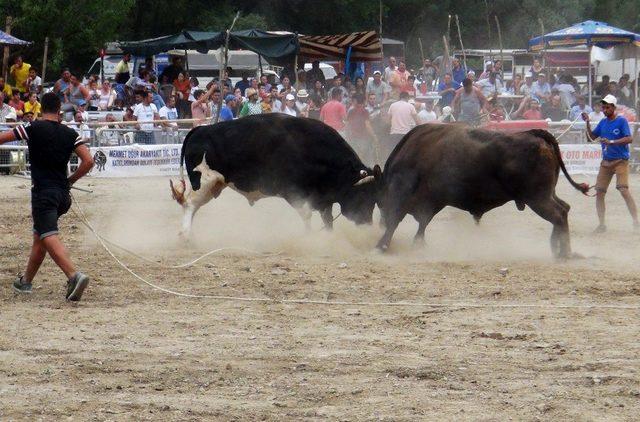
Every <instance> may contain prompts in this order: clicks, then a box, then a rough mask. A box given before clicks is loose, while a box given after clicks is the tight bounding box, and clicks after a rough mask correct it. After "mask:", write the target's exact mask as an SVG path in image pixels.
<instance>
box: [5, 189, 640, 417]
mask: <svg viewBox="0 0 640 422" xmlns="http://www.w3.org/2000/svg"><path fill="white" fill-rule="evenodd" d="M578 179H581V180H585V179H586V180H588V179H590V178H584V177H582V178H581V177H578ZM590 181H591V182H593V180H590ZM87 183H90V184H91V185H92V188H93V189H94V190H95V193H93V194H83V193H75V196H76V199H77V201H78V203H79V204H80V205H81V206H82V207H83V209H84V210H85V211H86V212H87V213H88V215H89V216H90V219H91V221H92V222H93V223H94V224H95V225H96V227H97V228H98V230H100V232H101V233H102V234H103V235H104V236H106V237H108V238H110V239H111V240H113V241H115V242H117V243H119V244H122V245H123V246H125V247H128V248H130V249H132V250H135V251H136V252H139V253H141V254H143V255H145V256H147V257H150V258H153V259H157V260H159V261H160V260H161V261H162V262H165V263H169V264H173V263H180V262H185V261H188V260H189V259H192V258H193V257H195V256H197V255H199V254H201V253H205V252H207V251H209V250H212V249H215V248H219V247H229V246H235V247H243V248H249V249H252V250H256V251H258V252H263V253H264V252H268V253H272V254H271V255H261V254H250V253H245V252H234V251H225V252H223V253H221V254H218V255H215V256H211V257H209V258H206V259H205V260H203V261H202V262H200V263H198V264H196V265H195V266H193V267H191V268H189V269H183V270H167V269H162V268H158V267H157V266H155V265H151V264H148V263H145V262H141V261H139V260H137V259H135V258H133V257H131V256H127V255H122V254H118V255H119V256H120V257H122V258H123V259H124V261H125V262H127V263H128V264H129V265H131V267H132V268H133V269H134V270H135V271H136V272H138V273H139V274H140V275H142V276H143V277H146V278H148V279H149V280H152V281H154V282H156V283H158V284H160V285H162V286H164V287H168V288H171V289H174V290H177V291H180V292H185V293H197V294H212V295H234V296H243V297H271V298H290V299H296V298H306V299H318V300H327V299H328V300H340V301H414V302H430V303H459V302H464V303H481V304H544V305H550V304H633V305H639V304H640V300H639V296H640V279H639V278H638V270H639V269H640V262H639V261H638V256H640V243H639V242H638V240H640V235H639V234H636V233H633V232H632V230H631V221H630V218H629V217H628V215H627V214H626V209H625V207H624V203H623V201H622V199H621V198H620V196H619V195H618V194H617V192H615V191H613V190H612V192H611V194H610V195H609V197H608V202H607V203H608V206H609V208H608V217H609V227H610V231H609V232H608V233H606V234H604V235H600V236H597V237H596V236H593V235H591V234H590V233H591V230H592V229H593V228H594V227H595V211H594V204H593V199H592V198H586V197H583V196H582V195H581V194H579V193H578V192H575V191H572V190H571V189H570V188H569V186H568V184H567V183H566V182H565V181H564V180H563V181H561V182H560V183H559V186H558V190H559V194H560V196H561V197H562V198H564V199H565V200H567V201H568V202H569V203H570V204H572V206H573V209H572V211H571V213H570V224H571V231H572V241H573V248H574V250H575V251H576V252H579V253H581V254H582V255H584V256H585V259H577V260H572V261H569V262H556V261H554V260H553V259H551V253H550V249H549V246H548V237H549V235H550V231H551V227H550V225H549V224H548V223H546V222H545V221H543V220H541V219H540V218H539V217H537V216H535V215H534V214H533V213H532V212H531V211H529V210H528V209H527V210H525V211H524V212H518V211H517V210H516V208H515V206H514V204H507V205H506V206H504V207H502V208H500V209H498V210H495V211H493V212H491V213H489V214H487V215H486V216H485V218H484V219H483V221H482V223H481V225H480V226H477V227H476V226H475V225H474V223H473V221H472V219H471V217H470V216H469V215H467V214H464V213H462V212H460V211H457V210H453V209H446V210H444V211H443V212H442V213H441V214H440V215H439V216H438V217H437V218H436V219H435V220H434V221H433V223H432V224H431V225H430V226H429V228H428V229H427V238H428V244H427V246H426V248H424V249H422V250H415V249H413V247H412V245H411V238H412V235H413V233H414V230H415V229H416V227H417V224H416V223H415V222H414V221H413V220H412V219H409V218H407V220H406V221H405V222H403V224H402V225H401V227H400V229H399V231H398V232H397V233H396V236H395V238H394V242H393V244H392V250H391V251H390V254H389V255H387V256H381V255H379V254H376V253H374V252H372V248H373V246H374V245H375V242H376V240H377V239H378V237H379V235H380V229H379V228H378V227H366V228H361V227H356V226H354V225H352V224H351V223H350V222H348V221H346V220H345V219H344V218H340V219H338V220H337V221H336V229H335V230H334V232H332V233H326V232H323V231H320V227H321V224H320V219H319V217H318V216H315V217H314V221H313V225H314V229H313V232H312V233H305V231H304V227H303V224H302V222H301V221H300V219H299V217H298V216H297V214H296V213H295V211H293V210H292V209H291V208H289V207H288V206H287V205H286V204H285V203H284V202H283V201H281V200H277V199H266V200H262V201H259V202H258V203H257V204H256V205H255V206H254V207H250V206H249V205H248V204H247V202H246V200H245V199H244V198H242V197H241V196H239V195H237V194H236V193H234V192H232V191H225V192H224V193H223V194H222V196H221V197H220V198H219V199H217V200H215V201H214V203H211V204H209V205H208V206H207V207H206V208H204V209H203V210H202V211H201V213H200V214H198V215H197V216H196V222H195V231H196V235H195V238H194V240H193V242H192V243H191V244H188V245H186V244H184V243H181V242H180V240H179V239H178V237H177V232H178V230H179V222H180V209H179V207H178V206H177V204H175V203H173V202H172V200H171V199H170V196H169V191H168V182H167V179H163V178H146V179H131V180H104V179H102V180H96V179H94V180H90V181H89V182H87V181H84V183H81V185H83V186H87ZM632 186H633V187H634V188H635V189H634V193H635V195H636V198H639V199H640V192H639V189H640V178H638V177H634V178H633V180H632ZM28 193H29V191H28V188H27V186H26V184H25V182H24V181H23V180H19V179H15V178H10V177H3V178H0V197H1V198H3V201H1V203H0V216H1V218H0V220H1V221H0V271H1V276H2V280H4V281H3V287H2V288H1V289H0V316H1V321H2V329H1V330H0V420H65V419H71V420H202V419H206V420H350V421H356V420H496V421H503V420H567V419H572V420H607V421H610V420H634V419H635V420H637V417H638V414H640V374H639V371H640V358H639V356H640V341H639V340H640V338H639V337H640V335H639V333H638V326H639V323H640V312H638V310H620V309H601V308H596V309H558V308H553V307H539V308H527V307H521V308H517V307H516V308H496V307H486V308H475V307H469V306H467V307H451V308H441V307H430V306H422V307H381V306H341V307H338V306H320V305H285V304H277V303H267V304H265V303H247V302H237V301H231V300H227V301H216V300H207V299H187V298H181V297H176V296H171V295H167V294H165V293H161V292H158V291H155V290H152V289H151V288H149V287H148V286H146V285H144V284H142V283H141V282H139V281H138V280H136V279H135V278H133V277H132V276H131V275H129V274H128V273H126V272H125V271H123V270H122V269H121V268H119V267H118V266H117V265H116V264H115V263H114V262H113V260H112V259H111V258H110V257H109V256H108V255H107V253H106V252H105V251H104V250H103V249H102V248H101V247H100V246H99V245H98V244H97V243H96V241H95V239H94V238H93V237H92V236H91V234H90V233H89V232H88V231H87V230H86V229H84V227H83V226H82V225H81V224H80V223H79V222H78V221H77V219H76V218H74V216H73V215H72V214H70V215H68V216H66V217H65V218H63V220H62V226H61V227H62V231H63V233H64V239H65V242H66V243H67V244H68V245H69V246H70V249H71V252H72V255H73V257H74V258H75V260H76V261H77V263H78V265H79V267H80V268H81V269H82V270H83V271H85V272H87V273H88V274H90V275H91V276H92V284H91V285H90V287H89V289H88V290H87V292H86V293H85V297H84V299H83V301H82V302H81V303H79V304H77V305H74V304H69V303H66V302H65V301H64V297H63V296H64V290H65V284H64V281H63V278H64V277H63V276H62V274H61V273H60V272H59V270H58V269H57V268H56V267H55V266H54V264H52V262H51V261H50V260H49V259H47V261H45V262H46V263H45V265H44V266H43V268H42V270H41V273H40V274H39V275H38V277H37V279H36V280H35V282H34V293H33V294H32V295H30V296H23V295H20V296H17V295H15V294H14V293H13V292H12V291H11V289H10V287H9V286H10V282H11V281H12V279H13V276H14V275H15V274H16V273H17V272H19V271H21V270H22V267H23V265H24V263H25V261H26V258H27V253H28V247H29V237H30V224H31V223H30V218H29V196H28ZM273 253H277V254H276V255H274V254H273ZM503 268H508V270H507V272H506V274H504V275H502V274H501V271H500V270H501V269H503ZM503 273H504V271H503Z"/></svg>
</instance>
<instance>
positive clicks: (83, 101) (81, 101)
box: [78, 99, 87, 106]
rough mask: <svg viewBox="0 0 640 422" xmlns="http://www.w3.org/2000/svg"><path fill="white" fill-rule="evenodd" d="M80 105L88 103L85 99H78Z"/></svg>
mask: <svg viewBox="0 0 640 422" xmlns="http://www.w3.org/2000/svg"><path fill="white" fill-rule="evenodd" d="M78 105H79V106H83V105H87V102H86V101H85V100H83V99H80V100H78Z"/></svg>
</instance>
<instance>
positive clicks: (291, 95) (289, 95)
mask: <svg viewBox="0 0 640 422" xmlns="http://www.w3.org/2000/svg"><path fill="white" fill-rule="evenodd" d="M284 99H285V100H287V101H289V100H295V99H296V97H294V96H293V94H287V96H286V97H284Z"/></svg>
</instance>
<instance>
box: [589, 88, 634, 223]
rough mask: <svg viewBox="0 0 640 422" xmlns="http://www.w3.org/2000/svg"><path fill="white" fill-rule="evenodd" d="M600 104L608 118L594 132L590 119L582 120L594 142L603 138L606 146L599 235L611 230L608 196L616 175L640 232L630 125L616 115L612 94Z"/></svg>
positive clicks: (599, 180)
mask: <svg viewBox="0 0 640 422" xmlns="http://www.w3.org/2000/svg"><path fill="white" fill-rule="evenodd" d="M600 103H601V104H602V111H603V112H604V116H605V118H604V119H602V120H600V122H599V123H598V126H596V128H595V129H594V130H591V125H590V124H589V115H588V114H587V113H582V119H583V120H584V121H585V122H586V123H587V133H588V134H589V137H590V138H591V139H596V138H599V139H598V140H599V141H600V144H601V145H602V163H601V164H600V170H599V171H598V177H597V179H596V193H597V195H596V210H597V212H598V220H599V222H600V224H599V225H598V227H597V228H596V230H595V233H604V232H605V231H606V230H607V227H606V226H605V224H604V213H605V205H604V196H605V194H606V193H607V188H608V187H609V183H611V179H612V178H613V175H614V174H615V176H616V189H618V191H619V192H620V194H621V195H622V197H623V198H624V201H625V203H626V204H627V208H628V209H629V214H631V218H632V219H633V226H634V228H635V229H636V230H637V229H638V228H639V227H640V223H638V211H637V208H636V203H635V201H634V200H633V197H632V196H631V192H629V157H630V153H629V144H631V143H632V142H633V137H632V136H631V130H630V129H629V123H628V122H627V119H625V118H624V117H623V116H620V115H617V114H616V105H617V104H618V99H617V98H616V97H614V96H613V95H610V94H609V95H607V96H605V97H604V98H603V99H602V100H601V101H600Z"/></svg>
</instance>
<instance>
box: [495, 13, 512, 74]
mask: <svg viewBox="0 0 640 422" xmlns="http://www.w3.org/2000/svg"><path fill="white" fill-rule="evenodd" d="M493 17H494V18H496V28H497V29H498V43H499V45H500V61H501V62H502V69H501V70H500V79H501V80H502V83H504V55H503V53H502V51H503V50H502V31H501V30H500V21H499V20H498V15H493ZM511 74H512V75H513V63H511Z"/></svg>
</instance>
